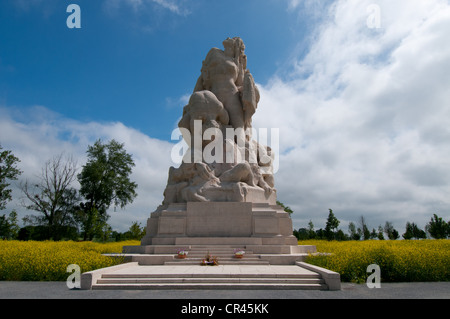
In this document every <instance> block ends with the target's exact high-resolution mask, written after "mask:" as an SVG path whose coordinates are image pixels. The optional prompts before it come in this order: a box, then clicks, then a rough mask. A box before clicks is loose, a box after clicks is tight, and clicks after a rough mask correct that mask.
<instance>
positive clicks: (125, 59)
mask: <svg viewBox="0 0 450 319" xmlns="http://www.w3.org/2000/svg"><path fill="white" fill-rule="evenodd" d="M71 3H76V4H78V5H79V6H80V8H81V29H69V28H68V27H67V25H66V20H67V17H68V16H69V15H70V13H67V12H66V9H67V6H68V5H69V4H71ZM233 36H240V37H242V38H243V40H244V42H245V44H246V47H247V49H246V54H247V56H248V67H249V69H250V70H251V72H252V74H253V76H254V78H255V80H256V82H257V84H258V86H259V88H260V91H261V102H260V104H259V107H258V110H257V113H256V114H255V116H254V126H255V127H256V128H269V129H270V128H278V129H280V158H279V171H278V172H277V174H276V177H275V178H276V187H277V189H278V198H279V200H280V201H282V202H283V203H285V204H286V205H288V206H290V207H291V208H292V209H293V210H294V212H295V214H294V215H293V221H294V227H295V228H300V227H306V225H307V223H308V221H309V220H312V221H313V223H314V224H315V226H316V229H318V228H320V227H324V226H325V221H326V217H327V215H328V209H329V208H331V209H333V211H334V213H335V215H336V216H337V218H338V219H339V220H340V221H341V225H340V228H341V229H342V230H344V231H345V232H346V231H347V229H348V223H349V222H350V221H353V222H357V220H358V219H359V217H360V216H361V215H363V216H364V217H365V218H366V220H367V222H368V225H369V227H371V228H377V227H378V225H380V224H383V225H384V223H385V222H386V221H390V222H392V223H393V224H394V226H395V227H396V228H397V229H398V230H399V232H400V233H403V232H404V228H405V224H406V222H407V221H411V222H416V223H417V224H418V225H419V226H420V227H421V228H423V227H424V226H425V224H426V223H427V222H428V221H429V220H430V218H431V216H432V214H433V213H436V214H438V215H439V216H441V217H443V218H444V219H446V220H449V219H450V195H449V194H450V169H449V167H450V2H449V1H446V0H395V1H388V0H367V1H366V0H360V1H356V0H355V1H353V0H346V1H344V0H336V1H332V0H319V1H313V0H263V1H262V0H239V1H234V0H233V1H219V0H217V1H211V0H190V1H187V0H98V1H88V0H71V1H61V0H6V1H1V3H0V143H1V145H2V146H3V148H5V149H9V150H12V151H13V153H14V154H15V155H16V156H18V157H19V158H20V159H21V163H20V168H21V169H22V170H23V171H24V173H23V175H22V176H21V180H22V181H23V180H25V179H28V180H33V179H34V178H35V176H36V175H37V174H39V171H40V169H41V167H42V166H43V165H44V163H45V161H46V160H48V159H50V158H51V157H53V156H54V155H57V154H59V153H61V152H63V151H64V152H66V153H68V154H72V155H73V156H74V157H75V158H77V159H78V163H79V165H80V166H81V165H83V164H84V162H85V151H86V149H87V146H88V145H92V144H93V143H94V142H95V140H97V139H99V138H101V139H103V140H104V141H107V140H110V139H112V138H114V139H116V140H118V141H120V142H122V143H124V144H125V148H126V150H127V151H128V152H129V153H131V154H133V158H134V160H135V163H136V167H135V170H134V173H133V176H132V178H133V179H134V180H135V181H136V182H137V183H138V184H139V189H138V194H139V195H138V197H137V199H136V200H135V202H134V203H133V204H132V205H129V206H127V207H126V208H125V209H124V210H120V209H118V210H117V211H113V210H112V211H111V212H110V214H111V219H110V223H111V225H112V226H113V228H114V229H116V230H119V231H125V230H126V229H127V228H128V227H129V226H130V225H131V223H132V221H139V222H141V223H142V224H144V223H145V221H146V219H147V218H148V216H149V214H150V212H152V211H153V210H154V209H155V208H156V207H157V205H158V204H159V203H160V202H161V201H162V199H163V197H162V193H163V190H164V187H165V184H166V180H167V172H168V168H169V167H170V166H171V165H174V164H173V163H172V162H171V159H170V151H171V148H172V146H173V145H174V143H175V142H174V141H171V139H170V138H171V133H172V130H173V129H174V128H175V127H176V123H177V122H178V119H179V118H180V117H181V112H182V107H183V106H184V104H185V103H186V100H187V99H188V97H189V95H190V93H191V92H192V90H193V88H194V86H195V83H196V80H197V78H198V76H199V74H200V68H201V63H202V60H203V59H204V58H205V56H206V54H207V52H208V51H209V49H210V48H212V47H219V48H221V47H222V45H221V43H222V41H223V40H224V39H225V38H227V37H233ZM75 186H76V185H75ZM14 194H15V198H16V200H15V201H13V202H11V203H10V204H9V205H8V210H6V211H4V212H2V214H3V213H8V211H9V210H11V209H17V210H18V211H20V214H21V216H23V215H25V214H30V213H31V212H26V211H24V210H23V209H22V208H21V207H20V205H19V202H20V197H21V194H20V191H18V190H17V189H16V188H15V189H14Z"/></svg>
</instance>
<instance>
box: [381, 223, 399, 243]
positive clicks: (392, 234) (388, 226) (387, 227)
mask: <svg viewBox="0 0 450 319" xmlns="http://www.w3.org/2000/svg"><path fill="white" fill-rule="evenodd" d="M384 232H385V234H386V235H387V237H388V238H389V239H390V240H396V239H398V238H400V235H399V233H398V231H397V230H396V229H395V228H394V226H393V225H392V223H391V222H388V221H387V222H386V223H385V224H384Z"/></svg>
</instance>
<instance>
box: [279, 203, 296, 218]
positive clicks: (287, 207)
mask: <svg viewBox="0 0 450 319" xmlns="http://www.w3.org/2000/svg"><path fill="white" fill-rule="evenodd" d="M277 205H280V206H281V207H283V210H284V211H285V212H286V213H288V214H289V216H291V215H292V214H293V213H294V211H293V210H292V209H291V208H290V207H289V206H285V205H284V204H283V203H282V202H280V201H277Z"/></svg>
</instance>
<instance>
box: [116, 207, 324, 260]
mask: <svg viewBox="0 0 450 319" xmlns="http://www.w3.org/2000/svg"><path fill="white" fill-rule="evenodd" d="M147 233H148V235H146V236H145V237H144V238H143V239H142V241H141V246H129V247H124V253H126V254H141V255H142V256H133V260H137V259H139V262H140V263H142V264H159V263H161V262H162V261H163V260H164V261H167V256H164V257H163V258H161V255H169V254H175V253H176V251H177V250H179V249H184V250H186V251H188V252H189V250H190V249H192V248H201V247H206V248H208V249H210V250H211V251H210V253H211V254H212V253H214V252H215V251H216V250H217V249H220V248H229V249H231V248H245V249H247V250H249V251H251V252H252V255H253V256H258V258H259V259H260V260H261V261H268V262H269V263H270V264H277V265H282V264H290V265H293V264H295V262H296V261H302V260H304V258H305V257H306V256H307V254H308V252H311V253H314V252H316V250H315V247H314V246H306V247H305V246H298V244H297V239H296V238H295V237H294V236H293V235H292V220H291V218H290V216H289V214H288V213H286V212H285V211H284V210H283V208H282V207H281V206H279V205H276V204H275V205H273V204H269V203H251V202H204V203H202V202H192V203H185V204H170V205H169V206H168V207H167V209H164V210H161V211H157V212H154V213H152V214H151V217H150V218H149V219H148V222H147ZM206 250H207V249H206ZM246 257H248V256H246ZM245 260H248V258H245V259H243V260H242V262H245ZM187 261H189V258H187V260H184V262H187Z"/></svg>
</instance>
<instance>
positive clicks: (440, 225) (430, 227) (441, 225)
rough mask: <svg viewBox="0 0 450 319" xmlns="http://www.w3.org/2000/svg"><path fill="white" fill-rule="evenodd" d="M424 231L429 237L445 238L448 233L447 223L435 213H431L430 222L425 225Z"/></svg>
mask: <svg viewBox="0 0 450 319" xmlns="http://www.w3.org/2000/svg"><path fill="white" fill-rule="evenodd" d="M425 229H426V231H427V232H428V233H429V234H430V236H431V237H433V238H435V239H445V238H447V237H448V236H449V235H450V234H449V224H448V223H446V222H445V220H443V219H442V217H438V216H437V215H436V214H433V217H432V218H431V220H430V222H429V223H428V224H427V225H426V226H425Z"/></svg>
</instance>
